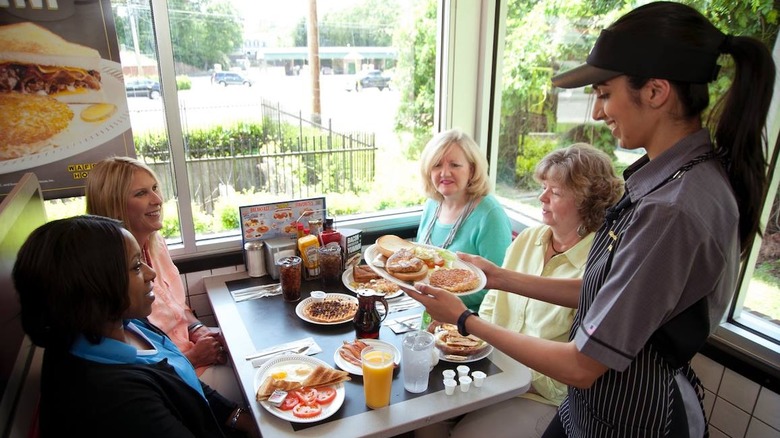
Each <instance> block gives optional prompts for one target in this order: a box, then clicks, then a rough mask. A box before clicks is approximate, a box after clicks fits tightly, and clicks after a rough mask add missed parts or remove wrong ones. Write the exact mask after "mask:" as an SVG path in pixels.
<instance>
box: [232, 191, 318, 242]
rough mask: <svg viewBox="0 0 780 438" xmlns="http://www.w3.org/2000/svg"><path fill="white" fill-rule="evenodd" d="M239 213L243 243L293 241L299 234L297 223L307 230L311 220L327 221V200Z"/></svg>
mask: <svg viewBox="0 0 780 438" xmlns="http://www.w3.org/2000/svg"><path fill="white" fill-rule="evenodd" d="M238 209H239V219H240V221H241V236H242V239H243V241H244V243H246V242H251V241H254V240H268V239H273V238H276V237H291V238H292V237H294V236H295V235H296V233H297V226H298V223H302V224H303V226H304V227H305V226H307V223H308V221H309V220H311V219H321V220H324V218H325V213H326V211H327V210H326V208H325V198H324V197H318V198H308V199H298V200H292V201H283V202H271V203H267V204H257V205H245V206H241V207H239V208H238Z"/></svg>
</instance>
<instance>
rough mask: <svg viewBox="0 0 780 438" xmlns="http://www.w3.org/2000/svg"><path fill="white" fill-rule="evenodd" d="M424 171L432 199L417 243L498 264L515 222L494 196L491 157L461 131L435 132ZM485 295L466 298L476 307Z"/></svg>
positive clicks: (424, 159) (425, 153) (422, 163)
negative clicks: (490, 168) (463, 253)
mask: <svg viewBox="0 0 780 438" xmlns="http://www.w3.org/2000/svg"><path fill="white" fill-rule="evenodd" d="M420 175H421V177H422V181H423V190H424V191H425V194H426V196H428V198H429V199H428V201H427V202H426V203H425V206H424V207H423V213H422V217H421V218H420V225H419V227H418V228H417V241H418V242H419V243H424V244H427V245H434V246H438V247H441V248H445V249H449V250H450V251H461V252H466V253H469V254H475V255H479V256H482V257H484V258H486V259H488V260H490V261H492V262H493V263H496V264H498V265H500V264H501V263H502V262H503V261H504V251H506V248H507V247H508V246H509V243H510V242H511V241H512V226H511V224H510V222H509V217H507V215H506V213H505V212H504V208H503V207H502V206H501V204H499V203H498V200H497V199H496V198H495V196H493V195H492V194H491V191H492V190H491V189H492V187H491V184H490V179H489V178H488V164H487V160H486V159H485V157H484V154H482V152H481V151H480V150H479V146H477V143H476V142H475V141H474V140H473V139H472V138H471V137H469V136H468V134H466V133H464V132H463V131H461V130H459V129H450V130H447V131H442V132H440V133H438V134H436V135H435V136H433V138H431V140H430V141H429V142H428V144H427V145H426V146H425V149H423V152H422V157H421V158H420ZM486 293H487V291H486V290H483V291H481V292H478V293H476V294H472V295H468V296H464V297H462V299H463V302H464V303H465V304H466V306H467V307H468V308H470V309H472V310H475V311H476V310H477V309H479V305H480V303H481V302H482V298H483V297H484V296H485V294H486Z"/></svg>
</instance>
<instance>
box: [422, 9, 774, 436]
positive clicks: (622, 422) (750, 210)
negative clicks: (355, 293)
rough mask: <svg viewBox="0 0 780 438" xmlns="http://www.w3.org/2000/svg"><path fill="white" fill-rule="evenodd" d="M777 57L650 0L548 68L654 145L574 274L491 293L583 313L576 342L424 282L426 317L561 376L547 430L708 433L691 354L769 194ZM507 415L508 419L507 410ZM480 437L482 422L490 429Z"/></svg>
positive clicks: (712, 323)
mask: <svg viewBox="0 0 780 438" xmlns="http://www.w3.org/2000/svg"><path fill="white" fill-rule="evenodd" d="M721 54H725V55H731V57H732V58H733V59H734V66H735V75H734V78H733V81H732V83H731V86H730V87H729V90H727V92H726V93H724V94H723V96H725V99H726V100H725V101H724V102H723V105H722V107H721V108H722V111H716V112H715V113H714V114H715V115H720V117H719V120H716V122H717V123H716V125H713V126H714V129H713V136H712V137H711V136H710V132H709V131H708V130H707V129H706V128H704V127H703V123H702V113H703V112H704V111H705V109H706V108H707V106H708V105H709V94H708V87H707V83H708V82H710V81H713V80H715V79H716V78H717V74H718V71H719V68H718V65H717V60H718V58H719V56H720V55H721ZM774 80H775V66H774V64H773V62H772V57H771V54H770V52H769V50H767V48H766V46H764V45H763V44H762V43H761V42H760V41H758V40H755V39H752V38H749V37H740V36H731V35H725V34H723V33H722V32H721V31H719V30H718V29H717V28H715V27H714V26H713V25H712V24H711V23H710V22H709V21H708V20H707V18H705V17H704V16H703V15H701V14H700V13H699V12H697V11H696V10H695V9H693V8H691V7H689V6H685V5H683V4H681V3H672V2H653V3H649V4H646V5H644V6H641V7H639V8H637V9H634V10H633V11H631V12H629V13H628V14H626V15H624V16H623V17H621V18H620V19H618V20H617V21H616V22H615V23H614V24H612V25H610V26H609V27H608V28H607V29H606V30H604V31H602V33H601V35H600V36H599V38H598V39H597V40H596V43H595V46H594V48H593V50H592V51H591V53H590V55H589V56H588V58H587V64H585V65H582V66H580V67H578V68H575V69H573V70H571V71H568V72H566V73H563V74H562V75H559V76H557V77H555V78H553V84H555V85H557V86H559V87H564V88H576V87H582V86H584V85H592V86H593V89H594V95H595V96H596V101H595V104H594V107H593V118H594V119H596V120H601V121H604V122H605V123H606V125H607V126H608V127H609V128H610V130H611V131H612V134H613V135H614V136H615V137H616V138H617V139H618V140H619V141H620V144H621V146H622V147H624V148H627V149H639V148H644V149H645V151H646V152H647V154H646V155H645V156H643V157H642V158H640V159H639V160H637V162H635V163H634V164H632V165H631V166H630V167H629V168H627V169H626V171H625V172H624V176H625V180H626V192H625V195H624V197H623V199H622V200H621V201H620V202H618V203H617V204H616V205H615V206H613V207H610V208H609V209H608V211H607V214H606V220H605V222H604V224H603V225H602V227H601V228H600V229H599V231H598V232H597V233H596V236H595V239H594V242H593V247H592V249H591V251H590V253H589V254H588V260H587V265H586V267H585V274H584V276H583V279H582V280H576V279H568V280H567V279H554V278H542V277H536V276H533V275H526V274H521V273H518V272H512V271H507V270H503V269H501V268H499V267H497V266H495V265H492V264H491V263H489V262H486V261H485V260H479V258H478V257H473V256H468V255H463V256H462V258H463V259H464V260H467V261H471V262H475V263H476V264H477V265H478V266H479V267H480V268H482V269H483V271H484V272H485V275H486V276H487V278H488V281H487V287H489V288H495V289H501V290H505V291H508V292H512V293H517V294H522V295H525V296H528V297H531V298H536V299H541V300H544V301H547V302H551V303H555V304H559V305H564V306H568V307H576V308H577V313H576V315H575V318H574V322H573V324H572V328H571V332H570V334H569V342H555V341H550V340H544V339H539V338H536V337H532V336H526V335H523V334H520V333H515V332H511V331H509V330H506V329H502V328H500V327H497V326H495V325H493V324H491V323H488V322H487V321H485V320H483V319H481V318H478V317H476V316H474V315H473V314H471V313H470V311H469V310H466V309H464V308H463V306H462V304H461V303H460V302H459V301H458V300H457V299H456V298H455V297H453V296H452V295H451V294H449V293H446V292H445V291H443V290H441V289H436V288H432V287H430V286H427V285H423V284H417V285H416V287H417V290H419V291H420V292H422V294H415V293H411V292H410V293H409V295H410V296H412V297H414V298H416V299H417V300H419V301H420V302H422V303H423V304H424V305H425V307H426V308H427V309H428V311H429V312H430V313H431V315H432V316H433V317H434V318H437V319H439V320H441V321H444V322H449V323H456V322H457V325H458V328H459V331H460V332H461V333H463V334H465V333H473V334H474V335H476V336H478V337H480V338H482V339H484V340H485V341H487V342H488V343H490V344H491V345H493V346H494V347H496V348H498V349H499V350H501V351H503V352H504V353H506V354H507V355H509V356H511V357H512V358H514V359H516V360H518V361H520V362H522V363H524V364H526V365H528V367H530V368H533V369H534V370H536V371H539V372H541V373H544V374H546V375H548V376H550V377H552V378H554V379H556V380H559V381H562V382H564V383H566V384H568V386H569V389H568V395H567V397H566V399H565V400H564V401H563V403H562V404H561V406H560V408H559V409H558V415H557V416H556V418H555V419H554V420H553V421H552V423H551V424H550V426H549V427H548V428H547V430H546V432H545V434H544V435H543V436H544V437H545V438H549V437H563V436H569V437H604V438H610V437H615V438H617V437H696V438H699V437H702V436H706V435H707V421H706V418H705V415H704V410H703V408H702V400H703V395H704V391H703V388H702V386H701V382H699V379H698V378H697V377H696V374H695V373H694V371H693V369H692V368H691V365H690V360H691V359H692V358H693V356H694V355H695V354H696V352H697V351H698V350H699V348H700V347H701V346H702V345H703V344H704V342H705V341H706V340H707V338H708V336H709V335H710V333H712V332H713V331H714V330H715V328H716V327H718V325H719V323H720V319H721V317H722V316H723V314H724V313H725V311H726V309H727V308H728V305H729V302H730V300H731V298H732V295H733V293H734V291H735V289H736V286H737V280H738V275H739V266H740V261H741V257H740V256H741V255H742V256H744V254H745V250H746V248H748V247H749V245H750V244H751V243H752V242H753V239H754V238H755V236H756V233H757V230H758V225H759V214H760V209H759V208H758V207H757V206H759V205H761V203H762V201H763V196H764V193H765V190H766V161H765V160H766V159H765V157H764V152H763V151H764V150H765V147H766V144H765V141H766V139H765V137H763V135H762V133H763V129H764V124H765V122H766V117H767V113H768V110H769V102H771V99H772V90H773V85H774ZM507 421H512V418H507ZM485 433H486V434H487V435H489V432H488V431H486V432H485Z"/></svg>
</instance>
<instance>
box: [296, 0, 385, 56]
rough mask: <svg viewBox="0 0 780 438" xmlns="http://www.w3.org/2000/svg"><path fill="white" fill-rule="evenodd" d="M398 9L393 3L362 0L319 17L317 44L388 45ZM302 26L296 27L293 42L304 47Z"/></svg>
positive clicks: (346, 4) (303, 27)
mask: <svg viewBox="0 0 780 438" xmlns="http://www.w3.org/2000/svg"><path fill="white" fill-rule="evenodd" d="M399 12H400V11H399V8H398V5H397V4H396V3H395V2H388V1H385V0H363V1H360V2H357V3H354V2H350V3H345V4H344V8H343V9H340V10H336V11H332V12H328V13H327V14H324V15H323V16H322V17H320V20H319V34H320V47H328V46H342V47H344V46H350V47H361V46H363V47H391V46H393V31H394V29H395V26H396V23H397V22H398V15H399ZM306 40H307V39H306V27H305V23H304V25H303V26H300V25H299V26H298V27H296V34H295V41H296V43H298V45H299V46H306Z"/></svg>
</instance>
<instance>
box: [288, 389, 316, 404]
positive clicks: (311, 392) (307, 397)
mask: <svg viewBox="0 0 780 438" xmlns="http://www.w3.org/2000/svg"><path fill="white" fill-rule="evenodd" d="M293 392H294V393H295V395H296V396H298V399H300V400H301V403H305V404H310V403H314V402H316V401H317V390H316V389H314V388H300V389H296V390H294V391H293Z"/></svg>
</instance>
